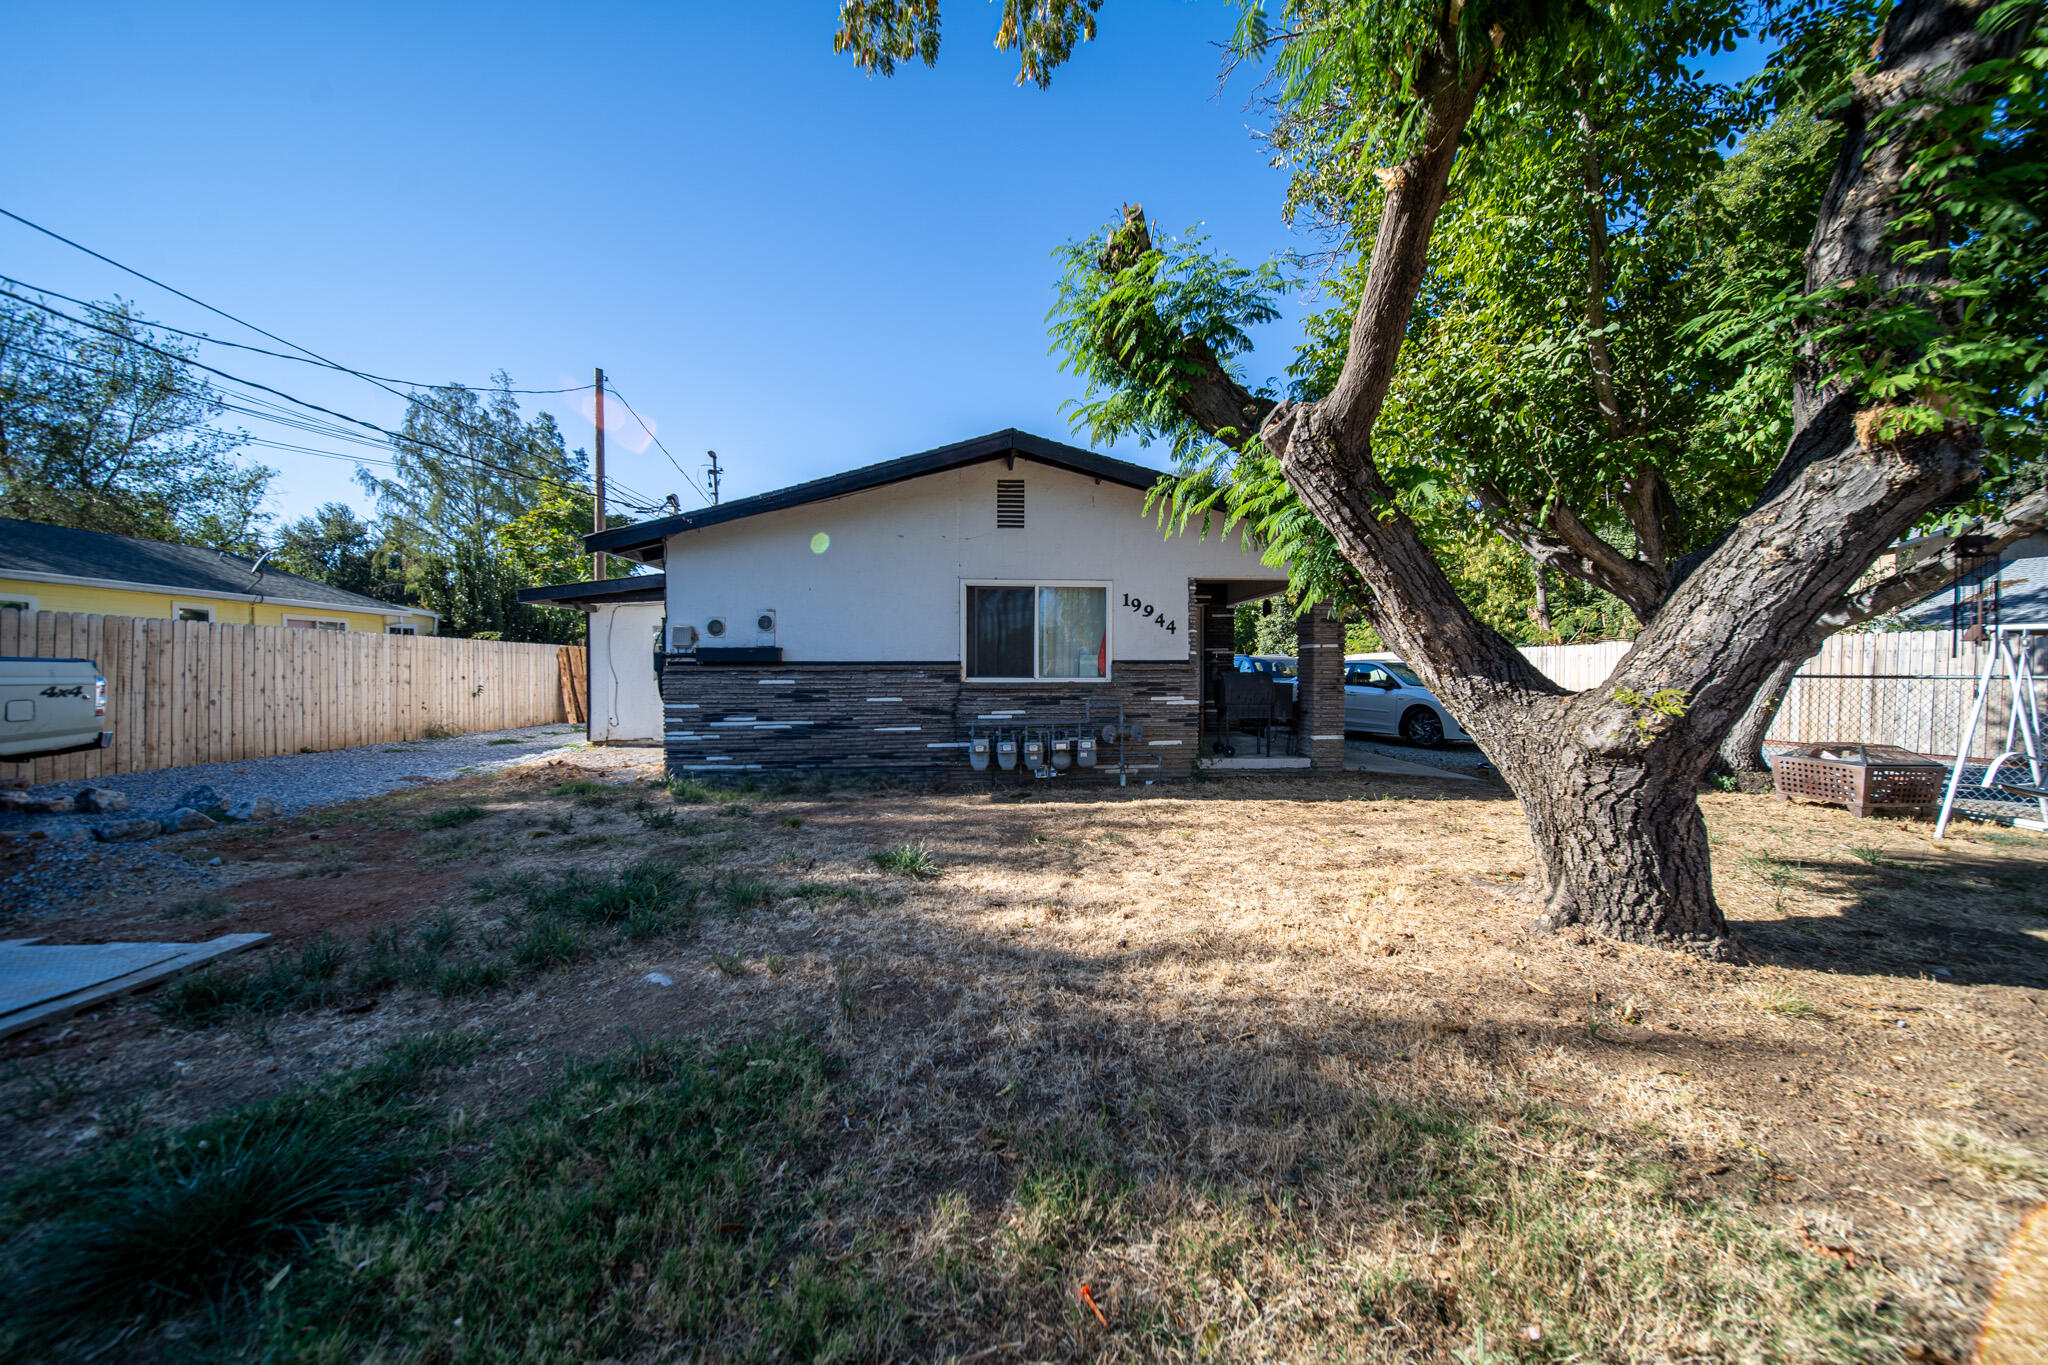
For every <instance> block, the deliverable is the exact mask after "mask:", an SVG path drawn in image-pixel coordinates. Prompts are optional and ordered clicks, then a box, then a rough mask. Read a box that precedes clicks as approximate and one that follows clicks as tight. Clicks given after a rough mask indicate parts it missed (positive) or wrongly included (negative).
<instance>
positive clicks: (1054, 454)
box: [583, 427, 1164, 554]
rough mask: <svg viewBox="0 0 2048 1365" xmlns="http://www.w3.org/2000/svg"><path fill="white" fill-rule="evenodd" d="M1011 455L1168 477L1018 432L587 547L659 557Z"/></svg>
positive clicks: (646, 526) (648, 524)
mask: <svg viewBox="0 0 2048 1365" xmlns="http://www.w3.org/2000/svg"><path fill="white" fill-rule="evenodd" d="M1006 455H1007V456H1015V457H1019V458H1022V459H1028V460H1033V461H1036V462H1037V463H1039V464H1046V465H1052V466H1053V467H1054V468H1057V469H1065V470H1069V471H1071V472H1072V473H1076V474H1085V475H1088V476H1089V477H1091V478H1096V479H1102V480H1106V481H1108V482H1110V483H1117V484H1122V485H1123V486H1125V487H1126V488H1137V489H1149V488H1151V487H1152V486H1153V485H1154V484H1156V483H1158V482H1159V480H1160V479H1161V478H1162V477H1164V475H1163V473H1162V472H1161V471H1160V470H1157V469H1153V468H1151V467H1149V466H1147V465H1141V464H1133V463H1131V462H1130V461H1129V460H1119V459H1116V458H1114V457H1112V456H1109V455H1100V454H1097V453H1096V452H1095V451H1092V450H1087V449H1084V448H1083V447H1081V446H1070V445H1067V444H1065V443H1064V442H1061V441H1049V440H1047V439H1046V438H1045V437H1043V436H1033V435H1032V434H1031V433H1030V432H1028V431H1018V430H1017V429H1016V428H1014V427H1012V428H1009V429H1007V430H1004V431H998V432H992V433H991V434H989V435H987V436H977V437H975V438H974V439H973V440H971V441H958V442H955V443H954V444H952V445H949V446H940V447H939V448H938V449H936V450H927V451H923V452H921V453H919V454H916V455H905V456H903V457H902V458H900V459H895V460H884V461H883V462H882V463H880V464H871V465H863V466H862V467H861V468H859V469H849V470H847V471H846V472H845V473H843V474H832V475H828V476H827V477H825V478H822V479H812V480H811V481H810V482H809V483H799V484H792V485H791V486H790V487H788V488H780V489H776V490H775V491H774V492H771V493H761V494H757V495H756V496H754V497H751V498H741V499H739V500H738V501H737V502H727V503H720V504H719V505H717V506H715V507H700V508H698V509H697V510H696V511H694V512H684V513H681V514H680V515H677V516H673V517H663V518H661V519H660V520H658V521H643V522H640V523H638V524H636V525H633V526H620V527H617V528H615V529H613V530H609V531H596V532H592V533H591V534H589V535H586V536H585V537H583V543H584V544H585V545H586V546H588V547H589V548H590V549H592V550H611V551H615V552H617V553H620V554H634V553H644V552H646V551H647V550H650V549H653V550H659V549H660V548H662V545H663V542H665V541H666V540H667V539H668V538H669V537H670V536H672V535H676V534H677V533H679V532H682V531H697V530H702V529H703V528H705V527H707V526H718V525H721V524H723V523H725V522H728V521H739V520H742V519H743V518H746V517H757V516H760V515H761V514H763V513H765V512H781V511H784V510H786V509H788V508H791V507H802V506H804V505H805V504H807V503H813V502H823V501H825V500H826V499H828V498H843V497H845V496H847V495H848V494H851V493H865V492H867V491H868V490H869V489H873V488H883V487H886V486H888V485H889V484H892V483H902V482H903V481H904V480H906V479H916V478H922V477H923V476H925V475H927V474H939V473H943V472H945V471H946V470H949V469H959V468H961V467H963V466H965V465H971V464H982V463H985V462H986V461H989V460H994V459H1000V458H1002V457H1004V456H1006Z"/></svg>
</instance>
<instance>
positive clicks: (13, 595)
mask: <svg viewBox="0 0 2048 1365" xmlns="http://www.w3.org/2000/svg"><path fill="white" fill-rule="evenodd" d="M42 600H43V599H42V598H40V597H37V596H36V595H35V594H34V593H28V592H0V607H5V606H7V605H8V604H10V603H13V602H19V603H21V606H20V607H19V608H17V610H20V611H41V610H42V608H41V607H38V606H37V605H36V603H38V602H40V601H42Z"/></svg>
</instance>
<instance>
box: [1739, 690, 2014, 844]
mask: <svg viewBox="0 0 2048 1365" xmlns="http://www.w3.org/2000/svg"><path fill="white" fill-rule="evenodd" d="M1816 662H1819V661H1816ZM1956 662H1957V664H1958V665H1967V664H1971V663H1977V662H1978V661H1977V660H1976V659H1974V658H1971V659H1967V660H1966V659H1963V658H1958V659H1957V660H1956ZM1980 666H1981V665H1980ZM1980 676H1981V674H1980V673H1979V672H1976V671H1964V668H1963V667H1956V668H1952V669H1946V670H1942V671H1929V672H1921V673H1866V672H1821V671H1802V672H1801V673H1799V674H1798V675H1797V676H1796V677H1794V678H1793V679H1792V684H1791V687H1790V688H1789V689H1788V690H1787V692H1786V694H1785V701H1784V704H1783V705H1782V706H1780V707H1779V710H1778V719H1777V722H1776V723H1775V724H1774V725H1772V727H1771V731H1770V736H1769V738H1768V739H1767V740H1766V741H1765V744H1764V752H1765V754H1766V755H1767V756H1768V755H1769V754H1770V753H1771V752H1772V751H1773V749H1774V748H1776V747H1777V746H1780V745H1784V744H1884V745H1889V746H1891V747H1893V748H1898V749H1904V750H1907V751H1908V752H1911V753H1915V754H1920V755H1924V756H1925V757H1927V758H1928V759H1930V760H1932V761H1934V762H1938V763H1940V764H1941V765H1942V766H1943V767H1944V768H1951V769H1952V768H1953V766H1954V764H1955V762H1956V753H1957V750H1958V749H1960V748H1961V747H1962V743H1963V734H1964V731H1965V730H1966V729H1967V728H1968V725H1969V719H1970V708H1971V706H1972V705H1973V704H1974V703H1975V701H1976V698H1977V684H1978V680H1979V678H1980ZM2011 722H2012V706H2011V698H2010V695H2009V694H2007V693H2005V692H2004V690H2003V689H1996V688H1995V689H1993V692H1992V696H1991V698H1990V700H1989V702H1988V703H1987V705H1986V707H1985V713H1984V716H1983V718H1982V719H1981V720H1980V721H1979V722H1978V725H1977V732H1976V734H1975V736H1974V738H1973V740H1972V742H1971V745H1970V752H1969V754H1968V755H1967V756H1966V757H1965V759H1964V762H1963V785H1962V786H1961V787H1960V788H1959V789H1958V790H1957V793H1956V810H1957V811H1958V812H1961V813H1965V814H1970V815H1975V816H1979V817H1983V818H1988V819H2010V818H2012V817H2013V816H2024V817H2031V818H2039V816H2040V813H2041V812H2040V808H2039V805H2038V803H2036V802H2034V801H2031V800H2028V799H2026V798H2024V797H2018V796H2014V795H2012V794H2011V793H2009V792H2003V791H2000V790H1998V789H1997V788H1996V787H1987V786H1985V785H1984V782H1985V778H1986V769H1987V767H1988V766H1989V764H1990V762H1991V760H1992V759H1994V758H1995V757H1997V756H1998V754H2000V753H2001V752H2003V751H2005V750H2006V749H2008V748H2011V749H2019V750H2022V752H2024V748H2025V745H2024V742H2023V741H2022V740H2021V739H2020V738H2019V736H2018V733H2017V731H2011V733H2009V729H2010V727H2011ZM2041 775H2042V776H2043V777H2048V765H2044V767H2043V770H2042V774H2041ZM1998 778H1999V780H2003V781H2019V782H2031V781H2032V780H2033V779H2032V775H2031V773H2030V772H2029V770H2028V767H2027V764H2026V760H2025V758H2024V757H2022V758H2021V759H2020V760H2019V761H2018V762H2017V763H2015V762H2013V761H2011V760H2008V761H2007V762H2006V763H2005V764H2003V765H2002V766H2001V767H2000V769H1999V771H1998Z"/></svg>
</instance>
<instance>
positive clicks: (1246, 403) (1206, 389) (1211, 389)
mask: <svg viewBox="0 0 2048 1365" xmlns="http://www.w3.org/2000/svg"><path fill="white" fill-rule="evenodd" d="M1123 210H1124V221H1123V225H1122V226H1120V227H1119V228H1117V229H1116V231H1114V232H1112V233H1111V234H1110V235H1109V240H1108V241H1107V242H1105V243H1104V244H1103V248H1102V250H1101V251H1100V252H1099V253H1098V254H1097V255H1096V257H1095V265H1096V268H1097V269H1099V270H1101V271H1102V273H1103V274H1105V275H1109V276H1112V277H1114V276H1116V275H1119V274H1121V273H1123V272H1124V271H1125V270H1128V269H1129V268H1130V267H1132V266H1133V265H1136V264H1137V263H1138V261H1139V260H1141V259H1142V258H1143V257H1144V256H1145V255H1146V254H1147V253H1148V252H1150V251H1151V250H1152V228H1151V226H1150V224H1148V223H1147V222H1146V221H1145V206H1144V205H1142V204H1125V205H1124V206H1123ZM1180 350H1181V355H1182V357H1183V358H1184V359H1185V360H1186V361H1187V362H1188V364H1189V365H1190V366H1191V367H1192V368H1193V369H1194V371H1195V377H1194V378H1192V379H1189V380H1185V381H1184V382H1185V383H1186V384H1187V388H1186V390H1185V391H1184V392H1183V393H1182V395H1181V401H1180V405H1179V406H1180V408H1181V412H1182V414H1183V415H1184V416H1186V417H1187V418H1188V420H1189V421H1191V422H1193V423H1194V424H1195V425H1196V426H1198V427H1200V428H1201V429H1202V430H1203V431H1206V432H1207V433H1209V435H1211V436H1213V437H1215V438H1216V439H1217V440H1218V441H1221V442H1222V443H1223V444H1224V445H1227V446H1229V447H1230V448H1231V449H1232V450H1243V449H1244V448H1245V447H1246V446H1247V445H1248V444H1250V442H1251V439H1252V437H1253V436H1254V435H1256V434H1257V432H1258V430H1259V428H1260V426H1262V425H1263V424H1264V423H1265V420H1266V418H1267V417H1268V416H1269V415H1270V414H1271V413H1272V411H1273V407H1274V403H1273V400H1272V399H1270V398H1267V397H1265V396H1263V395H1261V394H1256V393H1253V392H1252V391H1251V390H1250V389H1247V388H1246V387H1245V386H1244V385H1242V384H1240V383H1238V382H1237V380H1236V378H1235V377H1233V376H1232V375H1231V373H1230V370H1229V369H1228V367H1226V366H1225V365H1224V364H1223V362H1222V361H1221V360H1219V359H1217V358H1216V353H1215V352H1214V351H1211V350H1210V349H1209V347H1208V346H1207V345H1206V344H1205V343H1204V342H1203V341H1202V340H1201V339H1200V338H1199V337H1192V336H1187V335H1185V334H1183V335H1182V336H1181V338H1180Z"/></svg>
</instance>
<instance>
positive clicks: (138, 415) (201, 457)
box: [0, 296, 276, 555]
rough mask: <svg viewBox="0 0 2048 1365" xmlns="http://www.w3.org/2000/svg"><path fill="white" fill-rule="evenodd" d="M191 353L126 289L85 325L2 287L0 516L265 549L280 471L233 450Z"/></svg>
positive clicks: (239, 549)
mask: <svg viewBox="0 0 2048 1365" xmlns="http://www.w3.org/2000/svg"><path fill="white" fill-rule="evenodd" d="M189 353H190V352H189V350H188V349H185V348H181V347H180V346H179V344H178V343H177V342H176V340H175V339H173V338H169V337H164V336H160V335H158V334H156V333H155V332H153V331H151V330H150V329H149V328H148V327H147V326H145V325H143V324H142V323H141V322H139V321H138V320H137V319H136V317H135V316H134V314H133V313H132V312H131V311H130V309H129V306H128V305H127V304H126V303H125V302H123V301H121V300H118V299H117V300H115V301H114V302H112V303H107V304H97V305H94V306H92V308H91V309H90V311H89V313H88V317H87V322H86V324H78V323H73V322H69V321H66V320H63V319H60V318H57V317H54V316H52V315H51V314H49V313H47V312H45V311H43V310H41V309H38V308H36V307H34V306H33V305H31V304H29V303H27V302H25V301H23V300H20V299H17V298H14V297H12V296H8V297H0V516H9V517H19V518H22V519H23V520H27V521H41V522H49V523H51V524H53V525H58V526H74V527H78V528H79V529H81V530H87V531H107V532H111V533H113V534H115V535H123V536H137V537H141V538H143V539H145V540H165V541H174V542H179V543H183V544H190V545H204V546H208V547H210V548H213V549H219V550H229V551H233V552H235V553H237V554H252V555H253V554H255V553H258V551H259V545H258V541H259V537H260V531H261V527H262V523H263V520H264V518H263V516H262V514H261V511H260V509H261V506H262V502H263V496H264V493H265V490H266V489H267V488H268V487H269V484H270V480H271V479H272V478H273V477H274V476H275V472H276V471H274V470H271V469H268V468H265V467H264V466H262V465H260V464H241V463H238V462H237V461H236V460H235V459H234V458H233V454H234V452H235V450H236V449H238V448H239V447H240V446H241V444H242V442H243V440H244V438H243V437H242V435H241V434H240V433H238V432H230V431H224V430H222V429H220V428H219V427H217V426H215V425H214V422H215V420H216V419H217V418H218V417H219V416H220V415H221V413H222V411H223V405H222V401H221V398H220V395H219V394H218V393H217V392H215V391H214V389H213V388H212V386H211V385H209V384H208V383H207V382H206V380H205V379H204V378H203V377H201V376H200V375H199V374H198V373H197V372H196V371H194V370H192V369H190V368H188V367H187V366H186V365H184V364H183V363H182V362H181V360H180V357H183V356H186V355H188V354H189Z"/></svg>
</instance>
